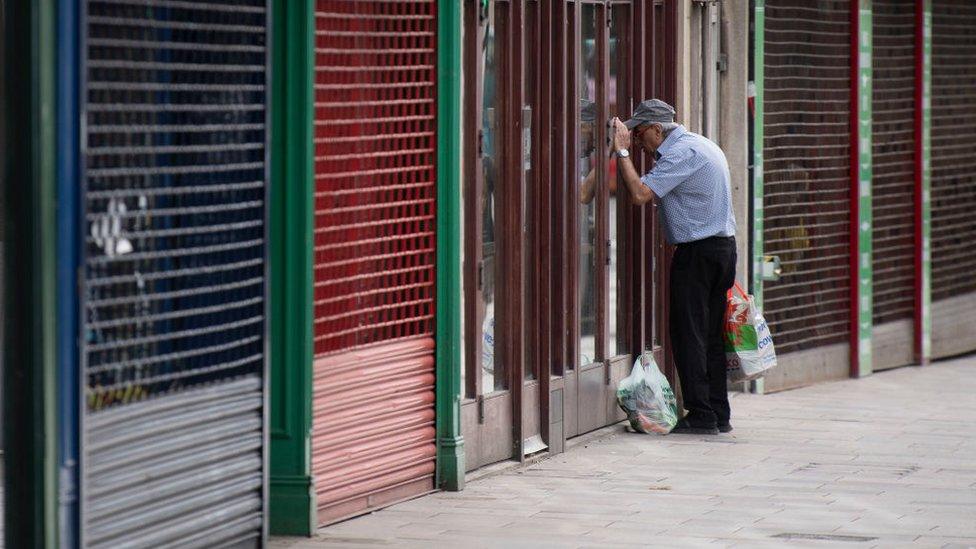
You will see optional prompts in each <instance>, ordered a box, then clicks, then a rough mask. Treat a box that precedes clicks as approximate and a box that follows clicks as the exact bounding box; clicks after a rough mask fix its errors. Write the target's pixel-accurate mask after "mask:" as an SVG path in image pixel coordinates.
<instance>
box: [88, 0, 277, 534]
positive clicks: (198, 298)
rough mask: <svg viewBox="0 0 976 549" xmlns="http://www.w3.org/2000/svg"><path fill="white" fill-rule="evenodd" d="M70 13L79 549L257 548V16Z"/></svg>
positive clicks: (233, 4)
mask: <svg viewBox="0 0 976 549" xmlns="http://www.w3.org/2000/svg"><path fill="white" fill-rule="evenodd" d="M85 6H86V8H85V9H86V25H85V32H84V36H85V59H84V65H83V67H84V71H85V78H86V81H85V85H84V88H83V89H84V96H83V108H84V110H85V113H84V120H85V127H84V129H85V138H84V151H83V158H84V163H85V165H84V172H83V175H84V190H83V195H82V203H83V208H84V219H83V222H84V233H83V234H84V243H83V248H82V249H83V261H84V271H83V273H84V276H83V281H82V288H83V295H82V301H83V307H84V316H83V330H84V332H83V334H82V357H83V361H84V369H83V372H84V375H83V380H84V381H83V385H84V387H85V399H86V406H85V408H86V410H87V413H86V418H85V420H84V421H85V429H86V432H85V435H84V438H83V444H84V446H83V452H84V454H83V458H82V459H83V464H82V466H83V484H82V497H83V511H82V512H83V526H84V529H85V531H84V532H83V536H84V539H85V541H86V545H89V546H93V547H95V546H112V547H120V546H129V544H131V545H132V546H148V547H159V546H163V545H166V544H173V545H180V546H216V545H220V544H222V543H227V542H232V541H239V540H240V539H255V540H258V539H259V536H260V535H261V516H262V505H263V504H262V497H263V496H262V481H261V475H262V459H263V458H262V445H261V437H262V429H263V426H262V420H261V418H262V409H263V406H262V398H263V397H262V394H263V388H262V381H261V379H262V372H263V367H264V366H263V365H264V333H265V317H264V310H265V302H264V295H265V291H264V287H265V278H264V268H265V267H264V256H265V191H266V177H265V168H266V166H265V151H266V146H265V141H266V137H265V136H266V131H265V130H266V128H265V122H266V117H265V111H266V106H265V102H266V96H265V91H266V88H265V86H266V59H267V58H266V50H265V46H266V33H267V29H266V24H267V23H266V8H265V4H264V2H263V1H262V0H238V1H222V2H182V1H169V0H101V1H96V0H91V1H88V2H87V3H86V4H85ZM107 440H111V441H115V442H114V443H113V444H106V442H105V441H107ZM127 468H128V469H127ZM204 473H206V474H204ZM191 517H192V518H191ZM205 518H209V520H206V519H205ZM146 524H153V525H154V526H152V527H148V528H147V527H146Z"/></svg>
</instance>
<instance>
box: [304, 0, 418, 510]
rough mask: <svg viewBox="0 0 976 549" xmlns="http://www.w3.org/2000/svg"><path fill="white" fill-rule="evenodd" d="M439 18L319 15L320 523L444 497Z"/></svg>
mask: <svg viewBox="0 0 976 549" xmlns="http://www.w3.org/2000/svg"><path fill="white" fill-rule="evenodd" d="M435 8H436V2H435V1H434V0H397V1H383V0H370V1H366V0H361V1H357V0H352V1H350V0H341V1H340V0H319V1H318V2H317V3H316V14H315V28H316V36H315V137H314V138H315V242H314V246H315V266H314V269H315V273H314V274H315V326H314V335H315V355H316V357H317V358H316V362H315V365H314V374H313V375H314V381H313V398H314V403H313V432H312V469H313V470H312V474H313V478H314V482H315V489H316V498H317V503H318V507H319V513H318V516H319V518H320V520H322V521H333V520H338V519H340V518H344V517H348V516H351V515H354V514H357V513H360V512H365V511H368V510H369V509H372V508H375V507H376V506H380V505H384V504H387V503H390V502H392V501H394V500H396V499H402V498H404V497H409V496H410V495H415V494H419V493H423V492H425V491H428V490H430V489H431V488H432V487H433V481H434V465H435V454H436V445H435V431H434V341H433V339H432V337H433V328H434V274H435V273H434V266H435V233H434V227H435V196H436V171H435V154H436V134H435V128H436V97H435V83H436V74H435V67H436V49H435V47H436V11H435Z"/></svg>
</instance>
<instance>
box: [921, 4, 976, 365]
mask: <svg viewBox="0 0 976 549" xmlns="http://www.w3.org/2000/svg"><path fill="white" fill-rule="evenodd" d="M932 18H933V25H932V156H931V162H932V176H931V177H932V179H931V181H932V301H933V311H932V322H933V328H932V339H933V352H934V353H935V354H937V355H944V354H954V353H961V352H965V351H969V350H973V349H976V330H974V329H973V325H974V324H976V215H974V212H976V64H974V62H973V60H974V59H976V4H974V3H972V2H969V1H965V0H935V1H934V2H933V4H932ZM962 327H968V329H960V328H962ZM940 332H941V333H940ZM950 333H956V334H958V335H959V336H960V337H955V336H952V337H950V336H949V334H950ZM946 339H950V340H955V341H950V342H948V345H947V347H946V349H947V350H944V351H943V350H940V347H943V346H942V345H941V344H940V343H939V341H940V340H946Z"/></svg>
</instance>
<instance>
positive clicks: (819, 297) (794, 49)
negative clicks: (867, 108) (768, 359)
mask: <svg viewBox="0 0 976 549" xmlns="http://www.w3.org/2000/svg"><path fill="white" fill-rule="evenodd" d="M850 31H851V29H850V5H849V2H848V1H846V0H832V1H828V0H818V1H816V2H810V1H808V0H770V1H768V2H767V3H766V29H765V36H766V40H765V48H766V55H765V64H764V67H765V82H764V86H765V101H764V108H765V125H764V129H765V142H764V145H763V155H764V163H765V169H764V172H763V173H764V178H765V191H764V194H765V203H764V207H765V221H764V222H765V230H764V238H765V243H766V247H765V252H766V253H767V254H771V255H778V256H779V257H780V259H781V261H782V266H783V276H782V278H781V279H780V280H779V281H776V282H767V283H766V284H765V286H764V300H765V307H766V318H767V320H768V321H769V324H770V328H771V330H772V333H773V336H774V337H775V338H776V349H777V351H780V352H789V351H796V350H800V349H806V348H811V347H818V346H822V345H827V344H832V343H840V342H843V341H846V340H847V338H848V336H849V333H850V318H849V316H850V313H849V311H850V267H849V265H848V263H849V256H850V226H849V223H850V189H849V187H850V154H851V151H850V146H849V143H850V72H851V66H850V48H851V45H850Z"/></svg>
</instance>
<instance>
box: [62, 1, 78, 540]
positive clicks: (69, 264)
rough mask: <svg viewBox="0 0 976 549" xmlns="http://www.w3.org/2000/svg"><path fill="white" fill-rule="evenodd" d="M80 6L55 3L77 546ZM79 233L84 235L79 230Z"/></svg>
mask: <svg viewBox="0 0 976 549" xmlns="http://www.w3.org/2000/svg"><path fill="white" fill-rule="evenodd" d="M79 11H80V10H79V3H78V2H77V1H76V0H60V1H59V2H58V22H57V24H58V83H57V95H58V101H57V106H58V107H57V108H58V115H57V125H58V150H59V155H58V166H57V170H58V175H57V200H58V204H59V207H58V220H57V223H58V227H57V234H58V239H57V247H58V253H57V257H58V264H57V277H58V295H57V301H58V303H57V308H58V317H57V318H58V333H57V337H58V347H57V353H58V356H57V361H58V399H57V400H58V407H59V414H58V421H59V423H60V426H59V433H58V444H59V449H58V454H59V456H58V466H59V472H58V483H59V484H58V500H59V501H58V503H59V511H58V526H59V534H58V544H59V545H60V546H61V547H66V548H70V547H77V546H78V537H77V536H78V527H79V524H78V448H79V446H78V444H79V440H78V433H79V425H80V424H79V413H80V407H79V404H80V403H79V401H80V400H81V399H80V395H79V392H78V384H79V371H78V364H79V362H78V344H77V341H78V340H77V338H78V333H79V332H78V325H79V316H78V315H79V310H80V309H79V308H78V267H79V262H78V250H79V247H80V242H79V238H78V235H77V228H78V222H79V208H80V205H79V193H78V190H79V166H80V165H79V162H80V159H79V156H78V148H79V139H80V132H81V128H80V118H79V116H78V112H79V111H78V104H79V99H80V91H79V69H78V61H79V57H78V56H79V51H78V40H79V34H80V33H79V29H80V20H79ZM82 232H83V231H82Z"/></svg>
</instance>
